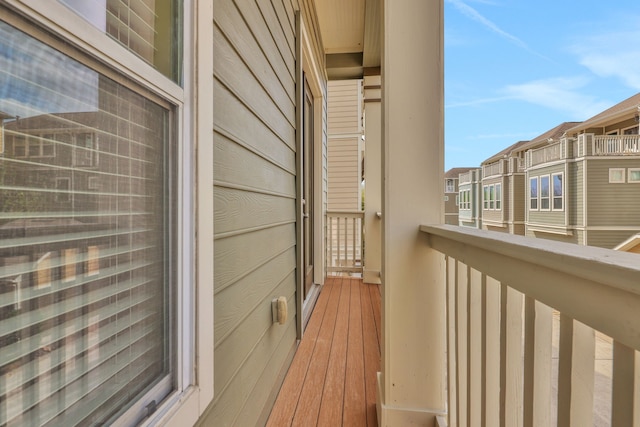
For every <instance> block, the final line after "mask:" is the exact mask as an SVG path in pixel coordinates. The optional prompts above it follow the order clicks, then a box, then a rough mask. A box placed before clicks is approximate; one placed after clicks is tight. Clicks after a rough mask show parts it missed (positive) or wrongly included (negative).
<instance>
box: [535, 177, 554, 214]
mask: <svg viewBox="0 0 640 427" xmlns="http://www.w3.org/2000/svg"><path fill="white" fill-rule="evenodd" d="M539 178H540V180H539V183H538V184H539V188H538V190H539V191H538V204H539V205H540V209H539V210H540V211H545V212H546V211H551V199H552V197H551V175H550V174H547V175H540V176H539ZM545 178H546V179H547V180H548V186H547V191H548V192H549V194H548V195H547V197H544V196H543V195H542V181H543V180H544V179H545ZM544 200H547V202H548V206H547V207H546V208H545V207H542V202H543V201H544Z"/></svg>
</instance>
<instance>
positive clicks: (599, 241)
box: [587, 227, 640, 249]
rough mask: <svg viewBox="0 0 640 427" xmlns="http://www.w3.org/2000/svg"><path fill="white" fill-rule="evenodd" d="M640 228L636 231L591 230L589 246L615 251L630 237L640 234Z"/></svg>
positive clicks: (588, 235)
mask: <svg viewBox="0 0 640 427" xmlns="http://www.w3.org/2000/svg"><path fill="white" fill-rule="evenodd" d="M638 231H640V227H639V228H638V229H636V230H631V231H630V230H589V231H588V233H587V240H588V242H587V244H588V245H589V246H598V247H601V248H607V249H613V248H615V247H616V246H618V245H619V244H620V243H622V242H624V241H625V240H627V239H628V238H629V237H631V236H634V235H636V234H638Z"/></svg>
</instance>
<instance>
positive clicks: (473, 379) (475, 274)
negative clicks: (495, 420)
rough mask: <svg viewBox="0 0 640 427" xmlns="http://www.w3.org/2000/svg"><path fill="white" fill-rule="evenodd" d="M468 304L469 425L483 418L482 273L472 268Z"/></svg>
mask: <svg viewBox="0 0 640 427" xmlns="http://www.w3.org/2000/svg"><path fill="white" fill-rule="evenodd" d="M467 295H468V300H467V306H468V307H469V311H468V312H469V315H468V316H469V317H468V322H469V323H468V337H469V340H468V346H469V360H468V363H469V365H468V366H469V367H468V373H469V393H468V395H469V397H468V400H469V420H470V421H469V425H470V426H471V425H476V423H477V422H478V421H479V420H481V419H482V369H483V368H482V274H481V273H480V272H479V271H478V270H474V269H471V274H470V277H469V290H468V293H467Z"/></svg>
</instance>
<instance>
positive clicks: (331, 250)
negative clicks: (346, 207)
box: [326, 211, 364, 273]
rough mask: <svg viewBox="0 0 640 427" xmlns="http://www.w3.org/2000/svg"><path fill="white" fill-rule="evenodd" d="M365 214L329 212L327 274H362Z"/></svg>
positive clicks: (360, 212) (358, 212)
mask: <svg viewBox="0 0 640 427" xmlns="http://www.w3.org/2000/svg"><path fill="white" fill-rule="evenodd" d="M363 226H364V212H362V211H327V234H326V236H327V243H326V248H327V273H362V260H363V255H364V254H363V250H364V229H363Z"/></svg>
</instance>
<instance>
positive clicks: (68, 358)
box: [0, 1, 188, 426]
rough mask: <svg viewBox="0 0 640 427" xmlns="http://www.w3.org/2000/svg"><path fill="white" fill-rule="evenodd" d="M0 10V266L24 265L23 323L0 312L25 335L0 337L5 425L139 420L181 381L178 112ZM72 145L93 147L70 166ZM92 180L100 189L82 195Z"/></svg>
mask: <svg viewBox="0 0 640 427" xmlns="http://www.w3.org/2000/svg"><path fill="white" fill-rule="evenodd" d="M75 3H81V2H79V1H76V2H75ZM109 3H111V2H109ZM138 3H140V2H138ZM159 3H166V2H159ZM91 4H92V5H93V4H95V3H94V2H91ZM52 5H55V3H53V2H51V4H49V3H48V4H47V7H51V6H52ZM57 7H59V5H58V6H57ZM0 10H1V12H2V15H0V16H2V19H1V20H0V52H2V55H0V64H1V66H0V87H2V89H3V90H2V93H1V94H0V111H3V112H5V113H6V114H8V115H9V116H10V117H17V116H19V119H17V120H16V119H9V120H5V123H4V126H5V131H6V132H7V134H8V135H12V136H13V138H12V139H13V141H12V143H13V150H7V151H8V152H7V153H5V155H4V156H3V157H0V171H2V174H0V212H3V213H7V212H8V213H10V215H7V216H4V217H3V218H0V240H3V241H5V242H11V245H7V244H5V245H2V247H1V248H0V265H6V263H7V260H10V259H14V258H15V257H20V256H26V257H28V259H29V262H25V263H23V265H22V267H20V266H18V267H15V270H16V271H18V270H20V269H22V270H24V272H23V274H22V277H23V280H22V285H21V286H22V291H21V292H22V297H23V301H24V302H23V303H22V308H21V313H20V316H21V318H22V319H25V321H28V322H29V324H28V325H26V326H25V325H20V326H18V325H17V324H16V322H15V321H12V319H5V318H3V317H0V329H2V330H4V331H6V332H7V334H5V336H8V335H10V334H19V336H20V339H19V340H18V341H14V342H11V341H3V339H4V337H0V347H2V357H1V358H0V372H2V373H4V374H3V375H5V376H6V375H7V373H10V375H11V376H12V378H14V379H16V380H12V381H9V382H6V381H4V382H3V386H2V387H0V424H1V425H45V424H46V425H49V424H51V425H70V426H71V425H107V424H111V423H112V422H113V421H114V419H115V417H119V416H120V415H121V414H123V413H125V412H127V411H128V410H129V409H131V412H130V414H131V413H134V412H135V415H132V417H133V421H130V422H129V421H127V422H128V423H130V424H131V425H133V424H138V422H140V421H141V419H142V418H144V417H145V412H144V406H145V405H146V404H148V403H149V402H150V401H152V400H155V401H156V402H161V401H162V400H163V399H164V398H165V397H166V396H168V395H169V394H170V393H171V392H172V391H174V390H176V389H177V387H178V386H177V385H176V384H177V383H178V381H176V378H177V375H178V373H179V371H178V370H177V365H176V363H175V360H176V357H175V352H176V351H177V347H176V341H177V338H176V337H177V333H176V329H177V328H178V327H180V324H179V323H178V321H177V320H176V318H175V312H174V311H173V308H174V307H175V306H176V299H175V298H176V294H177V292H178V291H179V287H178V284H177V275H176V273H175V271H176V265H177V263H178V254H177V252H178V250H177V248H176V247H175V246H174V244H173V243H172V242H175V241H177V240H179V239H178V238H177V225H176V221H175V218H176V217H177V214H176V210H177V209H178V206H179V203H178V200H179V199H178V193H179V191H178V187H177V183H178V181H179V180H178V173H177V166H176V164H175V163H174V159H176V158H178V157H179V156H177V155H176V149H177V145H178V144H177V140H176V138H175V137H174V135H175V133H176V132H175V130H172V129H173V128H174V127H175V125H176V124H177V122H178V120H177V119H176V116H175V115H176V112H177V109H178V106H177V105H174V104H171V103H168V102H167V101H165V100H164V99H165V98H164V97H161V96H159V95H158V94H156V93H155V92H152V91H151V89H150V87H151V85H149V87H145V86H142V83H140V84H138V83H134V82H133V81H130V80H129V79H128V78H127V77H126V75H123V74H120V73H117V72H116V71H114V70H112V69H111V68H107V67H105V66H104V65H102V64H98V63H97V62H94V60H93V59H91V58H89V57H85V56H84V55H82V54H81V53H80V52H77V51H73V49H72V47H71V46H70V45H68V44H67V45H65V49H64V51H65V52H66V53H62V50H61V49H60V48H59V47H60V46H62V44H61V42H58V41H57V39H54V38H53V37H49V36H47V35H46V34H44V32H42V31H41V30H40V29H39V30H38V31H37V32H36V31H34V32H33V34H34V36H32V35H31V31H32V29H31V28H30V27H29V24H28V23H26V21H22V20H17V19H16V20H14V19H12V18H11V16H9V14H10V13H9V12H8V11H7V10H6V9H4V8H2V6H0ZM5 19H9V20H10V22H12V23H11V24H9V23H7V22H5ZM16 26H19V27H20V28H18V27H16ZM72 30H73V29H72ZM128 34H129V36H132V32H131V31H129V33H128ZM36 37H38V38H36ZM103 42H104V43H109V44H110V45H111V44H112V45H114V46H116V44H115V42H112V41H110V40H108V39H106V38H105V40H104V41H103ZM159 46H161V45H159ZM70 55H71V56H70ZM143 65H144V64H143ZM144 67H145V68H149V67H147V66H146V65H145V66H144ZM114 68H117V64H114ZM98 70H100V71H98ZM145 72H153V73H155V71H153V70H151V69H149V70H145ZM140 74H144V73H139V75H140ZM164 80H167V79H164ZM167 84H170V85H171V88H175V87H176V86H175V85H174V84H173V83H170V82H168V80H167ZM176 90H177V89H176ZM45 126H46V129H47V133H46V134H42V133H41V130H42V129H43V127H45ZM64 134H66V135H68V136H69V138H68V141H67V142H64V143H62V142H60V141H58V137H57V136H56V135H64ZM97 140H99V141H100V146H99V147H98V146H97V145H96V141H97ZM70 141H76V142H78V141H79V144H78V145H77V146H74V145H73V144H71V143H70ZM7 143H8V144H10V142H9V141H7ZM74 148H77V149H80V148H81V149H82V150H84V152H85V153H95V154H91V156H89V157H83V159H84V160H83V161H77V158H76V161H72V153H73V149H74ZM98 150H99V154H100V159H101V161H100V164H97V163H96V162H95V159H97V157H95V156H97V151H98ZM24 157H46V159H42V160H41V159H35V160H29V161H28V162H26V161H25V160H23V158H24ZM103 159H104V161H102V160H103ZM86 162H89V163H91V164H92V165H93V166H94V168H92V169H91V170H88V169H86V168H83V167H81V166H84V165H86V164H87V163H86ZM96 177H98V179H99V184H100V188H101V189H102V190H103V191H100V192H96V191H94V192H91V193H88V192H87V191H85V188H86V185H87V183H89V182H90V181H89V180H90V179H91V178H96ZM74 189H78V191H76V192H74V193H73V197H72V192H73V190H74ZM56 202H58V203H64V204H63V205H57V204H56ZM52 213H53V215H52ZM34 236H37V238H35V237H34ZM18 272H19V271H18ZM13 320H15V319H13ZM186 359H188V356H187V357H186Z"/></svg>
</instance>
